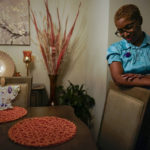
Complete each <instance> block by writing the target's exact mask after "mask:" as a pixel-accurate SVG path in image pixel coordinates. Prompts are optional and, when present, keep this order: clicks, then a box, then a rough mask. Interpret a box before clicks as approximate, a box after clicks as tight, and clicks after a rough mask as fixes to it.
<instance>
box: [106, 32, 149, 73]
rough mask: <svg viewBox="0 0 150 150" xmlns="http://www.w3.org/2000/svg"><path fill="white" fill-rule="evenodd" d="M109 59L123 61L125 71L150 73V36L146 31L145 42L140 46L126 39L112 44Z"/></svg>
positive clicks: (108, 53)
mask: <svg viewBox="0 0 150 150" xmlns="http://www.w3.org/2000/svg"><path fill="white" fill-rule="evenodd" d="M107 61H108V64H111V63H112V62H114V61H119V62H121V63H122V66H123V69H124V73H140V74H149V73H150V36H148V35H147V34H146V33H145V38H144V40H143V43H142V44H141V45H140V46H139V47H138V46H135V45H132V44H131V43H128V42H127V41H126V40H125V39H122V40H121V41H119V42H116V43H114V44H112V45H111V46H110V47H109V48H108V50H107Z"/></svg>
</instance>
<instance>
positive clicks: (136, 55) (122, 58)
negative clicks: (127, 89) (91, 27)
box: [107, 4, 150, 150]
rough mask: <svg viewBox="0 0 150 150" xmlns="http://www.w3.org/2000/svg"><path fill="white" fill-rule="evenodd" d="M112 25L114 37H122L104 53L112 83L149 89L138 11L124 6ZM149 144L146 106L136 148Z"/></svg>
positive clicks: (148, 57)
mask: <svg viewBox="0 0 150 150" xmlns="http://www.w3.org/2000/svg"><path fill="white" fill-rule="evenodd" d="M114 22H115V25H116V27H117V31H116V32H115V34H116V35H117V36H119V37H121V38H122V40H120V41H119V42H116V43H114V44H112V45H111V46H110V47H109V48H108V51H107V60H108V64H109V68H110V72H111V75H112V78H113V80H114V82H115V83H116V84H118V85H122V86H142V87H150V36H148V35H147V34H146V33H145V32H143V31H142V27H141V26H142V22H143V19H142V16H141V13H140V10H139V9H138V7H137V6H135V5H133V4H127V5H124V6H122V7H120V8H119V9H118V10H117V12H116V14H115V17H114ZM148 141H149V142H148ZM149 143H150V103H149V104H148V107H147V110H146V113H145V117H144V122H143V125H142V128H141V134H140V137H139V139H138V144H137V148H136V149H139V150H149V149H150V146H148V145H149Z"/></svg>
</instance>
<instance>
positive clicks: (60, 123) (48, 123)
mask: <svg viewBox="0 0 150 150" xmlns="http://www.w3.org/2000/svg"><path fill="white" fill-rule="evenodd" d="M75 134H76V125H75V124H74V123H73V122H71V121H69V120H66V119H63V118H58V117H54V116H51V117H48V116H45V117H34V118H28V119H24V120H22V121H19V122H18V123H16V124H15V125H13V126H12V127H11V128H10V129H9V131H8V136H9V138H10V139H11V140H12V141H14V142H15V143H18V144H21V145H24V146H33V147H46V146H50V145H56V144H60V143H64V142H66V141H68V140H70V139H71V138H73V136H74V135H75Z"/></svg>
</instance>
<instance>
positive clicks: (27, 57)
mask: <svg viewBox="0 0 150 150" xmlns="http://www.w3.org/2000/svg"><path fill="white" fill-rule="evenodd" d="M31 55H32V51H23V61H24V63H25V64H26V68H27V76H29V64H30V63H31V61H32V58H31Z"/></svg>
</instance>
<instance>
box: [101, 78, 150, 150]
mask: <svg viewBox="0 0 150 150" xmlns="http://www.w3.org/2000/svg"><path fill="white" fill-rule="evenodd" d="M149 98H150V91H149V90H148V89H144V88H140V87H133V88H121V87H118V86H117V85H115V84H114V82H112V81H111V82H110V84H109V89H108V93H107V98H106V103H105V108H104V113H103V118H102V122H101V127H100V132H99V136H98V146H99V147H100V149H101V150H134V149H135V146H136V143H137V139H138V136H139V132H140V129H141V125H142V121H143V117H144V113H145V110H146V107H147V103H148V100H149Z"/></svg>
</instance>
